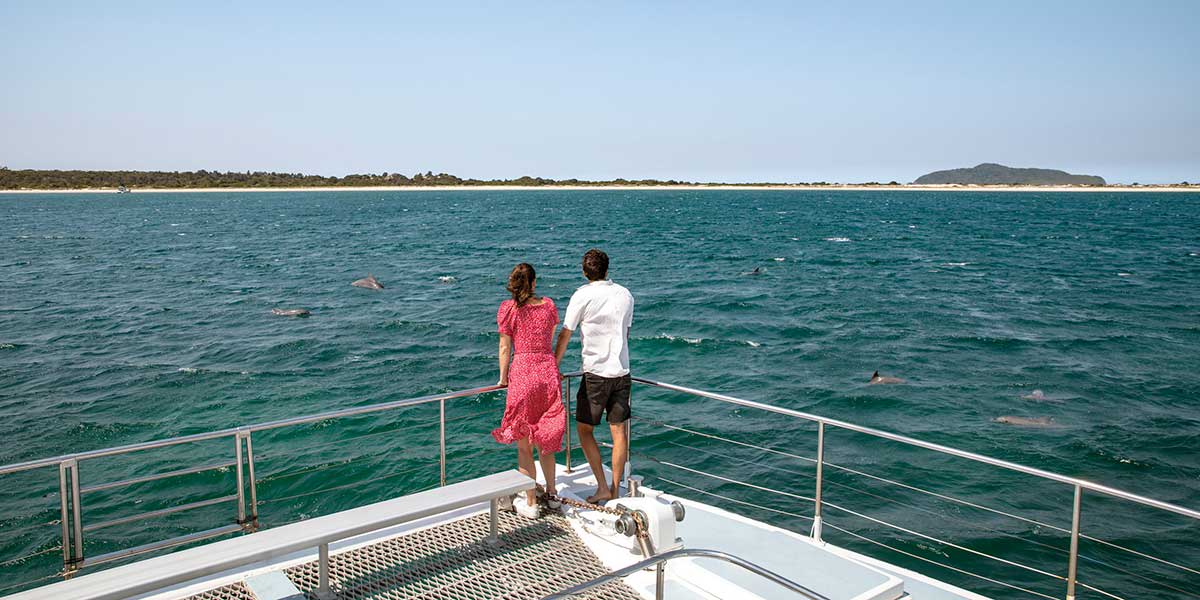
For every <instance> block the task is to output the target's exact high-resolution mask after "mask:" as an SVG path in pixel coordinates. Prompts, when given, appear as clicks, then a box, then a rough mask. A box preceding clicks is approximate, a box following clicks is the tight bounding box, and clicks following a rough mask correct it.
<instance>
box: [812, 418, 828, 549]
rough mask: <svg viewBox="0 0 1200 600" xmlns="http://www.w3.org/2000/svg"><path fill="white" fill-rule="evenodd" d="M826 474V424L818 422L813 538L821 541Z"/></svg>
mask: <svg viewBox="0 0 1200 600" xmlns="http://www.w3.org/2000/svg"><path fill="white" fill-rule="evenodd" d="M824 474H825V422H824V421H817V490H816V493H814V494H813V501H814V502H813V526H812V538H813V539H814V540H816V541H818V542H819V541H821V487H822V484H823V483H824Z"/></svg>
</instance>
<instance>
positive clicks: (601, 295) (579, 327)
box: [563, 280, 633, 377]
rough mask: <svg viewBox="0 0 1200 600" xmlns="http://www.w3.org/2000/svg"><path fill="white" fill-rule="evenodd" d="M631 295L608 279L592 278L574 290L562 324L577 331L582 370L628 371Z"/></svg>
mask: <svg viewBox="0 0 1200 600" xmlns="http://www.w3.org/2000/svg"><path fill="white" fill-rule="evenodd" d="M631 325H633V294H630V293H629V290H627V289H625V288H624V287H622V286H620V285H617V284H615V283H613V282H611V281H608V280H604V281H593V282H591V283H588V284H587V285H584V286H582V287H580V288H579V289H578V290H575V293H574V294H573V295H572V296H571V302H570V304H568V305H567V316H566V318H565V319H563V327H565V328H567V329H570V330H571V331H578V332H579V335H580V336H581V338H582V339H581V340H580V341H581V343H582V345H583V372H585V373H591V374H593V375H599V376H601V377H622V376H625V375H628V374H629V338H628V335H627V334H628V331H629V327H630V326H631Z"/></svg>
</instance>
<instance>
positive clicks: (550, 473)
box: [538, 449, 558, 495]
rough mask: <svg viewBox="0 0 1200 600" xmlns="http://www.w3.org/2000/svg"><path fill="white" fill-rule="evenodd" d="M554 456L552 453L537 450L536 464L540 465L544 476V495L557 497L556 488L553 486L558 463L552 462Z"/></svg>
mask: <svg viewBox="0 0 1200 600" xmlns="http://www.w3.org/2000/svg"><path fill="white" fill-rule="evenodd" d="M555 456H556V455H555V453H553V452H542V451H541V450H540V449H539V450H538V462H539V463H541V464H542V475H545V476H546V493H547V494H554V495H558V488H557V487H555V486H554V474H555V473H554V472H555V471H557V470H558V463H557V462H556V461H555V460H554V457H555Z"/></svg>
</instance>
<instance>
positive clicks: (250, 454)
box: [242, 429, 258, 529]
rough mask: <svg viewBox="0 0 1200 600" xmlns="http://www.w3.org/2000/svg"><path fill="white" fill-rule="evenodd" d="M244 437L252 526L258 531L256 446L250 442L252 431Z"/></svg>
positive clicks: (247, 431)
mask: <svg viewBox="0 0 1200 600" xmlns="http://www.w3.org/2000/svg"><path fill="white" fill-rule="evenodd" d="M242 437H244V438H246V469H247V472H246V475H247V476H249V478H250V481H249V482H248V483H249V484H250V514H249V517H250V526H251V528H253V529H258V485H257V484H256V483H255V481H254V444H253V443H251V441H250V430H248V429H247V430H246V432H245V433H244V434H243V436H242Z"/></svg>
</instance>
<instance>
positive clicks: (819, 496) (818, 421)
mask: <svg viewBox="0 0 1200 600" xmlns="http://www.w3.org/2000/svg"><path fill="white" fill-rule="evenodd" d="M578 375H579V374H578V373H570V374H568V375H567V377H568V393H567V398H566V400H565V401H567V402H568V403H569V401H570V398H569V396H570V393H569V378H571V377H575V376H578ZM633 381H634V382H636V383H638V384H641V385H644V386H647V387H650V388H657V389H661V390H668V391H672V392H678V393H681V394H686V395H688V396H692V397H698V398H707V399H710V400H715V401H718V402H723V403H726V404H731V405H736V406H740V407H746V408H751V409H755V410H759V411H764V412H766V413H773V414H777V415H784V416H787V417H791V418H794V419H799V420H803V421H808V422H811V423H814V424H815V425H816V438H817V439H816V452H815V457H806V456H801V455H798V454H795V453H791V452H787V451H782V450H780V449H777V448H767V447H764V446H762V445H757V444H752V443H747V442H744V441H740V440H737V439H732V438H730V437H728V436H723V435H716V434H713V433H709V432H703V431H697V430H695V429H689V428H685V427H680V426H678V425H673V424H669V423H664V422H661V421H655V420H651V419H646V418H644V417H638V416H636V415H635V417H634V418H633V419H631V421H633V422H635V423H646V424H649V425H654V426H658V427H662V428H666V429H669V430H674V431H678V432H683V433H688V434H692V435H698V436H702V437H704V438H707V439H710V440H715V441H720V442H726V443H730V444H734V445H738V446H742V447H748V448H752V449H755V450H758V451H762V452H766V453H772V454H776V455H782V456H786V457H790V458H792V459H798V460H802V461H806V462H808V463H811V464H812V465H813V467H814V469H815V476H814V480H815V481H814V487H813V490H812V495H811V496H809V495H804V494H796V493H793V492H789V491H785V490H782V489H780V486H779V485H772V486H763V485H756V484H754V483H750V482H745V481H739V480H737V479H733V478H730V477H727V476H722V475H720V474H715V473H711V472H707V471H703V470H700V469H696V468H693V467H689V466H687V465H682V464H679V461H668V460H662V459H659V458H657V457H654V456H651V455H649V454H647V453H645V452H633V451H631V456H632V457H636V458H639V459H646V460H649V461H651V462H652V463H654V464H655V465H656V466H661V467H664V468H669V469H675V470H678V471H681V472H689V473H691V474H694V475H698V476H703V477H706V478H709V479H711V480H713V481H715V482H717V483H718V484H734V485H738V486H744V487H745V488H748V489H751V490H754V491H755V492H756V493H765V494H768V495H770V494H774V495H779V496H784V497H786V498H787V499H789V500H801V501H806V502H811V503H812V504H813V511H812V515H811V516H806V515H798V514H794V513H790V512H785V511H780V510H778V509H774V508H771V507H769V506H768V507H764V506H761V505H756V504H751V503H749V502H746V501H743V500H739V499H735V498H731V497H726V496H722V495H719V494H715V493H712V492H710V491H708V490H704V489H699V488H696V487H692V486H688V485H686V484H684V483H681V482H678V481H674V480H670V479H665V478H661V477H660V478H659V479H660V480H662V481H664V482H666V483H668V484H673V485H675V486H676V487H679V488H682V489H685V490H691V491H694V492H698V493H701V494H704V495H707V496H715V497H718V498H723V499H725V500H727V501H730V502H732V503H734V504H740V505H749V506H751V507H755V508H759V509H763V510H765V511H767V512H773V513H784V514H786V515H788V516H798V517H802V518H804V519H806V520H810V521H811V522H812V529H811V533H810V535H811V537H812V538H813V539H815V540H818V541H820V540H822V530H823V528H825V527H831V528H833V529H836V530H838V531H839V532H842V533H844V534H847V535H849V536H851V537H853V538H856V539H858V540H859V541H862V542H866V543H870V544H875V545H878V546H883V547H885V548H887V549H889V550H892V551H895V552H899V553H901V554H906V555H908V556H909V557H910V558H915V559H918V560H921V561H925V562H930V563H934V564H936V565H938V566H940V567H944V568H946V569H950V570H952V571H955V572H958V573H960V574H964V575H968V576H971V577H975V578H978V579H982V580H986V581H987V582H990V583H992V584H995V585H999V586H1001V587H1005V588H1009V589H1012V590H1015V591H1020V592H1025V593H1028V594H1030V595H1033V596H1037V597H1045V598H1055V597H1056V596H1051V595H1049V594H1045V593H1042V592H1038V591H1035V590H1031V589H1028V588H1026V587H1022V586H1019V585H1015V584H1011V583H1007V582H1004V581H1000V580H997V579H994V578H992V577H988V576H986V575H982V574H979V573H975V572H970V571H967V570H964V569H961V568H958V567H955V566H953V565H949V564H946V563H944V562H939V561H934V560H931V559H928V558H925V557H921V556H916V555H914V554H912V553H909V552H906V551H904V550H903V549H899V548H895V547H893V546H890V545H887V544H884V543H882V542H879V541H877V540H873V539H870V538H868V537H866V536H863V535H861V534H858V533H855V532H854V531H851V530H849V529H846V528H842V527H837V526H835V525H832V524H830V523H828V521H827V520H826V519H825V518H824V517H823V512H825V510H826V509H834V510H837V511H839V512H842V513H846V514H849V515H853V516H856V517H859V518H862V519H865V520H867V521H869V522H870V523H872V524H873V525H881V526H885V527H889V528H892V529H894V530H896V531H899V532H902V533H904V534H906V535H910V536H914V537H916V538H920V539H922V540H924V541H927V542H935V543H940V544H944V545H946V546H948V547H951V548H954V549H956V550H959V551H963V552H966V553H969V554H972V555H974V556H977V557H980V558H983V559H988V560H991V561H996V562H997V563H998V564H1003V565H1006V566H1008V567H1014V568H1018V569H1022V570H1024V571H1027V572H1031V573H1035V574H1037V575H1041V576H1046V577H1050V578H1053V579H1057V580H1060V581H1061V582H1062V583H1063V584H1064V586H1065V590H1064V591H1065V597H1066V598H1067V600H1074V599H1075V597H1076V588H1077V586H1078V587H1081V588H1084V589H1088V590H1091V591H1094V592H1096V593H1098V594H1100V595H1103V596H1107V597H1111V598H1120V596H1117V595H1114V594H1112V593H1110V592H1108V591H1105V590H1103V589H1100V588H1099V587H1096V586H1092V585H1088V584H1085V583H1083V582H1081V581H1079V579H1078V562H1079V558H1080V551H1079V542H1080V539H1085V540H1088V541H1090V542H1095V543H1097V544H1101V545H1104V546H1105V547H1107V548H1110V549H1113V550H1116V551H1120V552H1125V553H1128V554H1129V555H1132V556H1136V557H1139V558H1142V559H1147V560H1151V561H1154V562H1155V563H1157V564H1159V565H1162V566H1166V567H1171V568H1174V569H1177V570H1179V571H1181V572H1182V573H1183V574H1190V575H1200V570H1197V569H1195V568H1192V567H1189V566H1186V565H1183V564H1179V563H1177V562H1173V561H1170V560H1167V559H1164V558H1161V557H1158V556H1154V555H1151V554H1149V553H1146V552H1141V551H1138V550H1135V549H1132V548H1129V547H1127V546H1124V545H1121V544H1117V543H1113V542H1110V541H1107V540H1104V539H1102V538H1099V537H1094V536H1089V535H1085V534H1083V533H1082V532H1081V531H1080V521H1081V516H1082V512H1083V511H1082V508H1083V498H1084V495H1085V493H1089V494H1098V495H1103V496H1108V497H1111V498H1116V499H1119V500H1123V501H1128V502H1132V503H1135V504H1138V505H1142V506H1146V507H1150V508H1153V509H1157V510H1161V511H1166V512H1169V513H1173V514H1177V515H1181V516H1184V517H1187V518H1188V519H1190V521H1189V523H1190V525H1191V526H1196V525H1200V511H1197V510H1193V509H1190V508H1186V507H1183V506H1179V505H1176V504H1172V503H1169V502H1163V501H1161V500H1157V499H1154V498H1150V497H1147V496H1143V495H1139V494H1135V493H1131V492H1128V491H1125V490H1121V489H1117V488H1114V487H1111V486H1107V485H1103V484H1099V483H1095V482H1091V481H1087V480H1085V479H1080V478H1077V477H1071V476H1067V475H1063V474H1060V473H1055V472H1052V471H1047V470H1044V469H1038V468H1035V467H1030V466H1026V465H1022V464H1018V463H1015V462H1011V461H1007V460H1002V459H998V458H993V457H990V456H986V455H982V454H978V453H975V452H969V451H966V450H961V449H958V448H953V447H950V446H946V445H943V444H937V443H933V442H927V441H924V440H920V439H916V438H912V437H908V436H905V435H900V434H896V433H892V432H888V431H883V430H880V429H874V428H871V427H865V426H862V425H857V424H854V423H850V422H846V421H841V420H838V419H831V418H827V417H823V416H820V415H816V414H811V413H806V412H802V411H798V410H793V409H789V408H783V407H779V406H773V405H770V404H765V403H762V402H755V401H752V400H745V399H742V398H736V397H733V396H729V395H726V394H718V393H714V392H708V391H703V390H698V389H693V388H688V387H684V386H680V385H674V384H670V383H663V382H660V381H654V380H651V379H646V378H641V377H634V378H633ZM831 429H842V430H847V431H853V432H857V433H861V434H865V435H868V436H872V437H875V438H880V439H883V440H889V441H892V442H898V443H900V444H905V445H908V446H911V447H915V448H920V449H924V450H930V451H933V452H936V453H940V454H943V455H947V456H953V457H958V458H962V459H966V460H970V461H974V462H977V463H982V464H986V465H991V466H993V467H998V468H1001V469H1007V470H1010V471H1014V472H1017V473H1023V474H1026V475H1032V476H1034V477H1037V478H1040V479H1044V480H1048V481H1052V482H1056V483H1060V484H1063V485H1066V486H1069V487H1070V489H1071V490H1072V492H1073V494H1072V498H1073V501H1072V502H1071V505H1070V506H1069V508H1067V509H1065V510H1069V511H1070V515H1071V517H1070V519H1071V525H1070V528H1069V529H1066V528H1062V527H1058V526H1054V525H1051V524H1048V523H1044V522H1041V521H1038V520H1035V519H1030V518H1027V517H1022V516H1020V515H1015V514H1012V513H1010V512H1006V511H1002V510H999V509H995V508H991V507H987V506H983V505H981V504H978V503H974V502H970V501H967V500H963V499H960V498H955V497H953V496H950V495H948V494H944V493H938V492H934V491H931V490H927V489H923V488H920V487H917V486H913V485H910V484H906V483H902V482H899V481H895V480H892V479H888V478H884V477H880V476H877V475H874V474H871V473H867V472H864V471H861V470H858V469H852V468H849V467H846V466H842V465H838V464H834V463H831V462H829V461H828V460H826V458H825V449H826V444H827V441H826V431H827V430H831ZM630 439H631V440H632V439H633V438H632V436H631V437H630ZM639 439H641V438H639ZM633 441H634V442H636V441H637V440H633ZM631 443H632V442H631ZM693 450H700V449H693ZM570 454H571V453H570V441H569V440H568V452H567V456H568V457H569V456H570ZM722 458H728V457H724V456H723V457H722ZM826 469H835V470H838V471H840V472H845V473H850V474H853V475H857V476H862V477H866V478H869V479H872V480H875V481H877V482H879V483H884V484H889V485H895V486H900V487H901V488H905V489H906V490H909V491H913V492H919V493H923V494H927V495H930V496H933V497H936V498H938V499H940V500H944V501H948V502H952V503H956V504H959V505H961V506H967V507H970V508H972V509H977V510H982V511H986V512H989V513H992V514H995V515H1000V516H1004V517H1008V518H1012V519H1016V520H1019V521H1022V522H1025V523H1027V524H1032V525H1035V526H1037V527H1040V528H1046V529H1049V530H1057V531H1059V532H1062V533H1066V534H1068V535H1069V540H1070V542H1069V550H1068V551H1067V552H1066V554H1067V556H1066V559H1067V560H1066V573H1065V574H1060V573H1054V572H1050V571H1047V570H1046V569H1042V568H1038V567H1034V566H1031V565H1027V564H1022V563H1019V562H1017V561H1013V560H1009V559H1006V558H1003V557H1000V556H996V555H995V554H992V553H988V552H983V551H980V550H976V549H972V548H968V547H965V546H962V545H958V544H954V543H953V542H950V541H947V540H943V539H940V538H938V537H935V536H932V535H928V534H925V533H922V532H919V531H915V530H913V529H910V528H906V527H902V526H899V525H896V524H893V523H890V522H887V521H885V520H882V519H878V518H874V517H872V516H871V515H868V514H865V513H863V512H859V511H855V510H852V509H850V508H847V507H844V506H841V505H837V504H833V503H830V502H828V501H826V500H825V499H824V498H823V492H824V491H825V490H824V488H825V487H826V485H828V483H827V482H826V476H825V471H826ZM841 487H847V486H844V485H842V486H841ZM877 497H878V496H877ZM883 499H884V500H886V499H887V498H883ZM1043 545H1044V544H1043ZM1097 562H1098V561H1097ZM1105 566H1106V567H1107V568H1111V569H1115V570H1117V571H1120V572H1122V573H1124V574H1126V575H1131V576H1134V577H1138V578H1140V579H1142V580H1143V581H1147V582H1151V581H1152V582H1153V583H1155V584H1157V585H1159V586H1160V587H1163V588H1167V589H1169V590H1172V591H1174V592H1178V593H1181V594H1183V595H1185V596H1188V597H1197V598H1200V595H1197V594H1195V593H1193V592H1188V591H1186V590H1183V589H1180V588H1178V587H1173V586H1171V585H1169V584H1167V583H1164V582H1161V581H1156V580H1150V579H1149V578H1147V577H1146V576H1144V575H1141V574H1139V573H1136V572H1133V571H1129V570H1125V569H1121V568H1120V567H1118V566H1116V565H1111V564H1109V565H1105Z"/></svg>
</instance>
